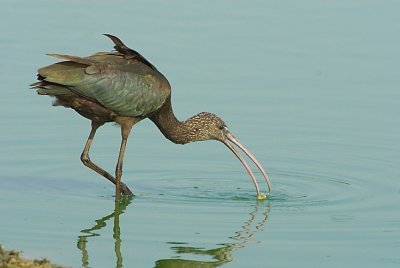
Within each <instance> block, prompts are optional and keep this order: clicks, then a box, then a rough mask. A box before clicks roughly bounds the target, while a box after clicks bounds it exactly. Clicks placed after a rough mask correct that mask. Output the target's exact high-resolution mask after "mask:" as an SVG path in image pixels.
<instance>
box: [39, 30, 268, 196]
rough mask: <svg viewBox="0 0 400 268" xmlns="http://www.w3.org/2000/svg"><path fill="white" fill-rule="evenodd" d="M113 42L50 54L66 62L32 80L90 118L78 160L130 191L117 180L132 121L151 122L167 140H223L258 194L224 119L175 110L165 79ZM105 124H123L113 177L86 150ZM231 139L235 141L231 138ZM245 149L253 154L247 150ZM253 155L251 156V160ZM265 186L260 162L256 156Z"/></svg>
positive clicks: (41, 90) (135, 54)
mask: <svg viewBox="0 0 400 268" xmlns="http://www.w3.org/2000/svg"><path fill="white" fill-rule="evenodd" d="M107 36H108V37H110V38H111V39H112V41H113V42H114V44H115V47H114V48H115V49H116V50H117V51H115V52H100V53H96V54H94V55H92V56H88V57H76V56H68V55H59V54H49V55H50V56H54V57H57V58H60V59H63V60H65V61H62V62H58V63H55V64H52V65H49V66H46V67H43V68H40V69H39V70H38V80H39V82H36V83H34V84H32V86H33V87H34V88H37V92H38V93H39V94H42V95H50V96H54V97H55V98H56V101H55V105H62V106H65V107H69V108H72V109H74V110H75V111H76V112H78V113H79V114H80V115H82V116H84V117H86V118H88V119H89V120H91V121H92V131H91V133H90V135H89V138H88V140H87V143H86V146H85V148H84V150H83V152H82V155H81V160H82V162H83V163H84V164H85V165H86V166H88V167H90V168H91V169H93V170H94V171H96V172H98V173H99V174H101V175H103V176H104V177H106V178H107V179H108V180H110V181H111V182H113V183H114V184H116V198H117V199H118V198H119V196H120V193H121V191H122V193H124V194H126V195H131V194H132V192H131V191H130V190H129V188H128V187H127V186H126V185H125V184H123V183H121V182H120V179H121V176H122V160H123V156H124V151H125V146H126V142H127V139H128V136H129V133H130V131H131V128H132V126H133V125H134V124H136V123H137V122H139V121H140V120H142V119H145V118H149V119H150V120H152V121H153V122H154V123H155V124H156V125H157V127H158V128H159V129H160V131H161V132H162V133H163V134H164V136H165V137H166V138H168V139H169V140H171V141H172V142H175V143H179V144H185V143H188V142H192V141H201V140H209V139H214V140H219V141H222V142H223V143H225V144H226V145H227V146H228V147H229V148H230V149H231V150H232V151H233V152H234V153H235V155H236V156H237V157H238V158H239V159H240V160H241V161H242V162H243V164H244V165H245V167H246V169H247V171H248V172H249V174H250V175H251V176H252V179H253V182H254V184H255V186H256V189H257V194H258V196H260V195H261V193H260V191H259V188H258V185H257V182H256V181H255V178H254V175H253V174H252V172H251V170H250V169H249V167H248V166H247V164H246V163H245V162H244V160H243V159H242V158H241V157H240V155H239V154H238V153H237V151H236V150H235V149H234V148H233V147H232V145H230V143H229V142H228V140H229V141H230V142H233V143H234V144H236V145H238V146H239V147H240V148H241V149H242V150H243V149H244V147H242V145H241V144H240V143H239V144H237V143H238V141H237V140H236V138H235V137H234V136H233V135H232V134H230V132H228V130H227V128H226V125H225V123H224V122H223V121H222V120H221V119H220V118H219V117H217V116H216V115H214V114H211V113H204V112H203V113H200V114H197V115H195V116H193V117H191V118H189V119H187V120H186V121H183V122H181V121H179V120H177V119H176V117H175V116H174V114H173V111H172V105H171V87H170V84H169V82H168V80H167V79H166V78H165V77H164V75H162V74H161V73H160V72H159V71H158V70H157V69H156V68H155V67H154V66H153V65H152V64H151V63H150V62H149V61H147V60H146V59H145V58H144V57H143V56H142V55H140V54H139V53H138V52H136V51H134V50H132V49H130V48H128V47H126V46H125V45H124V44H123V43H122V41H121V40H119V39H118V38H117V37H115V36H112V35H107ZM107 122H116V123H117V124H119V125H120V126H121V130H122V131H121V135H122V142H121V149H120V154H119V158H118V163H117V167H116V173H115V177H113V176H112V175H110V174H109V173H107V172H106V171H105V170H103V169H102V168H100V167H99V166H97V165H95V164H94V163H93V162H92V161H91V160H90V158H89V149H90V146H91V143H92V140H93V137H94V135H95V133H96V130H97V129H98V128H99V127H100V126H102V125H103V124H105V123H107ZM232 139H234V140H235V141H233V140H232ZM244 152H245V153H246V154H247V155H248V156H249V157H250V158H252V160H253V161H254V160H255V158H254V157H253V156H252V155H251V154H250V153H249V152H248V151H247V150H246V149H244ZM253 158H254V159H253ZM255 163H256V165H257V167H258V168H259V169H260V170H261V171H262V173H263V174H264V177H265V178H266V180H267V182H268V186H269V187H270V185H269V181H268V178H267V176H266V174H265V172H264V171H263V169H262V167H261V165H260V164H259V163H258V162H257V160H255Z"/></svg>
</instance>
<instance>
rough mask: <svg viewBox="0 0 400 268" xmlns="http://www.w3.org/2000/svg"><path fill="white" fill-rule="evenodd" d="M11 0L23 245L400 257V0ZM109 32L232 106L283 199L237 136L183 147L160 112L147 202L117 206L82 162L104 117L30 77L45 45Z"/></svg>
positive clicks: (1, 102) (8, 21)
mask: <svg viewBox="0 0 400 268" xmlns="http://www.w3.org/2000/svg"><path fill="white" fill-rule="evenodd" d="M0 5H1V8H0V20H1V23H0V32H1V35H0V56H1V61H0V81H1V96H2V97H1V98H0V107H1V108H0V109H1V113H0V119H1V131H0V133H1V134H0V135H1V139H0V148H1V150H0V166H1V168H0V183H1V187H0V213H1V221H0V243H2V244H4V245H5V246H6V247H7V248H16V249H20V250H23V251H24V255H25V256H27V257H32V258H40V257H47V258H50V259H51V260H53V261H54V262H57V263H61V264H66V265H69V266H72V267H122V266H123V267H217V266H227V267H261V266H262V267H264V266H265V267H266V266H275V267H294V266H296V267H399V264H400V256H399V252H400V210H399V202H400V182H399V181H400V180H399V179H400V168H399V166H400V155H399V152H400V150H399V149H400V141H399V137H400V116H399V114H400V108H399V107H400V106H399V102H400V90H399V85H400V73H399V62H400V49H399V47H400V35H399V34H398V33H399V32H400V17H399V15H398V14H399V12H398V11H399V10H400V3H399V2H398V1H390V0H383V1H382V0H380V1H368V0H367V1H362V2H361V1H355V0H354V1H317V0H314V1H313V0H305V1H295V0H292V1H290V0H287V1H252V2H248V1H201V2H197V3H189V2H188V1H168V2H167V1H135V2H133V1H117V2H112V1H107V2H105V1H49V0H47V1H40V0H37V1H11V0H4V1H2V3H1V4H0ZM102 33H113V34H115V35H117V36H120V37H121V38H122V39H123V40H124V41H125V43H127V44H128V45H130V46H131V47H133V48H135V49H137V50H138V51H140V52H141V53H142V54H143V55H145V56H146V57H147V58H148V59H149V60H150V61H151V62H153V63H154V64H155V65H156V66H157V67H158V68H159V70H161V71H162V72H163V73H164V74H165V75H166V76H167V77H168V79H169V81H170V82H171V84H172V86H173V104H174V109H175V112H176V114H177V116H178V117H179V118H181V119H185V118H187V117H189V116H191V115H193V114H195V113H197V112H200V111H210V112H214V113H216V114H218V115H219V116H221V117H222V118H223V119H224V120H225V121H226V122H227V124H228V125H229V126H230V129H231V130H232V132H233V133H235V135H236V136H237V137H238V138H240V140H241V141H242V142H243V143H244V144H245V145H246V146H247V147H248V148H249V149H250V150H251V151H252V152H253V153H254V154H255V155H256V156H257V158H258V159H259V160H260V162H261V163H263V165H264V166H265V168H266V169H267V171H268V172H269V174H270V177H271V181H272V184H273V193H272V195H271V196H270V198H269V200H266V201H263V202H257V201H256V200H255V196H254V194H255V193H254V189H253V185H252V183H251V181H250V178H249V177H248V176H247V174H246V173H245V170H244V169H243V167H242V166H241V165H240V163H239V162H238V161H237V159H235V157H234V156H233V155H232V154H231V153H230V152H229V151H228V150H227V149H226V148H225V147H224V146H223V145H221V144H218V143H216V142H203V143H195V144H189V145H185V146H178V145H174V144H172V143H170V142H169V141H167V140H166V139H165V138H164V137H163V136H162V135H161V134H160V133H159V131H158V130H157V128H156V127H155V126H154V125H153V124H152V123H151V122H149V121H143V122H141V123H140V124H138V125H137V127H135V129H134V131H133V133H132V135H131V137H130V141H129V144H128V151H127V153H126V159H125V166H124V178H123V180H124V181H125V182H126V183H127V184H128V185H129V186H130V187H132V188H133V189H134V190H135V192H136V197H135V198H134V199H132V200H125V201H124V202H123V203H121V204H117V206H115V204H114V201H113V193H114V188H113V187H112V185H110V184H109V183H108V182H107V181H106V180H105V179H103V178H101V177H100V176H98V175H97V174H95V173H94V172H92V171H91V170H88V169H87V168H86V167H84V166H83V165H82V164H81V162H80V161H79V155H80V153H81V151H82V149H83V146H84V143H85V140H86V137H87V135H88V134H89V128H90V125H89V122H88V121H87V120H86V119H84V118H81V117H80V116H79V115H77V114H76V113H74V112H73V111H72V110H67V109H63V108H59V107H57V108H54V107H51V99H50V98H47V97H42V96H37V95H36V94H35V93H34V92H33V91H32V90H30V89H29V86H28V85H29V84H30V83H32V82H34V80H35V74H36V73H35V71H36V69H37V68H38V67H41V66H44V65H47V64H50V63H52V62H53V61H54V59H52V58H50V57H47V56H46V55H45V53H51V52H53V53H61V54H75V55H81V56H83V55H88V54H91V53H93V52H96V51H109V50H111V43H110V42H109V40H107V39H106V38H105V37H103V36H101V34H102ZM119 139H120V134H119V129H118V128H116V127H115V126H112V125H109V126H105V127H103V128H102V129H101V130H100V131H99V133H98V135H97V137H96V139H95V141H94V145H93V149H92V151H91V157H92V159H93V160H94V161H95V162H97V163H98V164H99V165H100V166H103V167H104V168H106V169H107V170H110V171H112V170H114V165H115V163H116V157H117V153H118V148H119V143H120V140H119ZM256 174H257V175H258V178H259V179H260V180H259V181H260V183H262V180H261V179H262V178H261V176H260V174H259V173H256ZM261 186H262V187H263V191H265V190H266V185H265V184H264V183H262V184H261Z"/></svg>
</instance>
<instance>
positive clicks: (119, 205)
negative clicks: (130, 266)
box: [77, 196, 132, 268]
mask: <svg viewBox="0 0 400 268" xmlns="http://www.w3.org/2000/svg"><path fill="white" fill-rule="evenodd" d="M131 202H132V197H126V196H124V197H123V198H121V200H120V201H116V202H115V209H114V212H113V213H111V214H109V215H107V216H104V217H102V218H101V219H98V220H96V224H95V225H94V226H93V227H91V228H88V229H84V230H82V231H81V233H82V235H80V236H79V237H78V243H77V246H78V248H79V249H80V250H81V252H82V267H90V266H89V253H88V251H87V249H86V245H87V242H88V238H90V237H93V236H99V235H100V234H98V233H96V231H98V230H100V229H102V228H103V227H105V226H106V225H107V224H106V222H107V221H109V220H111V219H114V226H113V238H114V243H115V244H114V250H115V256H116V259H117V263H116V266H115V267H117V268H120V267H122V255H121V231H120V228H119V216H120V215H121V214H123V213H124V211H125V209H126V207H127V206H128V205H129V204H130V203H131Z"/></svg>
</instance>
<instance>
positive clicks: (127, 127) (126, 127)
mask: <svg viewBox="0 0 400 268" xmlns="http://www.w3.org/2000/svg"><path fill="white" fill-rule="evenodd" d="M132 126H133V124H123V125H121V136H122V141H121V148H120V150H119V156H118V162H117V166H116V168H115V179H116V183H115V186H116V187H115V199H116V200H119V199H120V197H121V184H122V183H121V176H122V165H123V160H124V154H125V148H126V142H127V141H128V136H129V133H130V132H131V129H132Z"/></svg>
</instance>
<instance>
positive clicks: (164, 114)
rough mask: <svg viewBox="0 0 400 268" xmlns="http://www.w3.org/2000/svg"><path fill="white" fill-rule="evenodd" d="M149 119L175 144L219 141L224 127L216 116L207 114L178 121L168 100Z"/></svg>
mask: <svg viewBox="0 0 400 268" xmlns="http://www.w3.org/2000/svg"><path fill="white" fill-rule="evenodd" d="M149 118H150V119H151V120H152V121H153V122H154V123H155V124H156V125H157V127H158V128H159V129H160V131H161V132H162V133H163V134H164V136H165V137H166V138H167V139H169V140H170V141H172V142H174V143H177V144H185V143H189V142H194V141H204V140H210V139H216V140H220V139H221V138H222V134H221V129H222V128H223V127H224V126H225V123H224V122H223V121H222V120H221V119H220V118H219V117H218V116H216V115H214V114H211V113H207V112H202V113H199V114H197V115H194V116H192V117H190V118H188V119H187V120H186V121H179V120H178V119H177V118H176V117H175V115H174V113H173V111H172V106H171V100H170V99H168V100H167V101H166V103H165V104H164V106H163V107H162V108H161V109H159V110H158V111H157V112H156V113H155V114H153V115H152V116H150V117H149Z"/></svg>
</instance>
